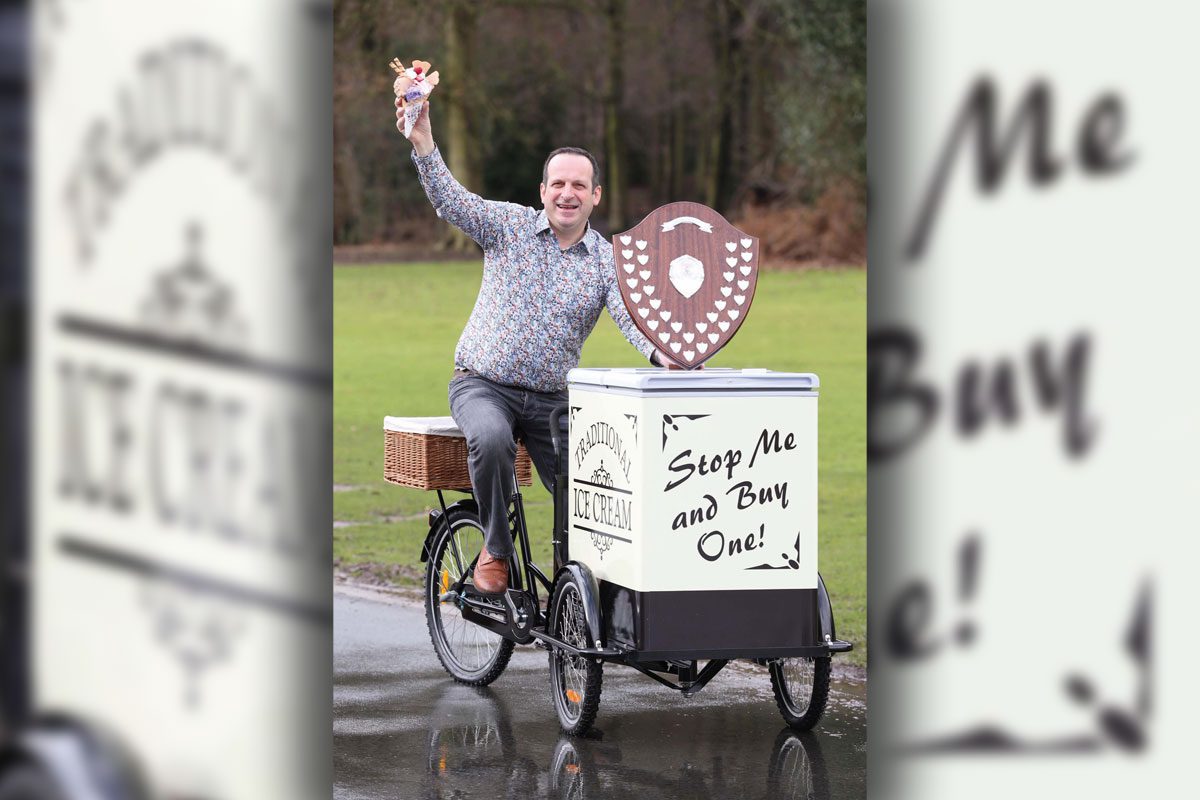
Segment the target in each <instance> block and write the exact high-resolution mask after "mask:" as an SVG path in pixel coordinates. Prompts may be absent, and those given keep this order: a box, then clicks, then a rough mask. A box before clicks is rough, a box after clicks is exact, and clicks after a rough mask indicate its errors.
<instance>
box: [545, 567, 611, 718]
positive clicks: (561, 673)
mask: <svg viewBox="0 0 1200 800" xmlns="http://www.w3.org/2000/svg"><path fill="white" fill-rule="evenodd" d="M549 626H550V634H551V635H552V636H556V637H558V638H559V639H561V640H562V641H564V642H566V643H567V644H570V645H573V646H575V647H579V648H584V647H590V646H591V644H592V642H591V639H590V637H589V636H588V627H587V620H586V618H585V616H584V612H583V593H582V592H581V591H580V590H579V585H578V584H577V583H575V578H574V577H572V576H571V575H570V574H568V573H564V574H563V576H562V577H561V578H559V579H558V583H557V584H555V586H554V594H553V595H551V597H550V608H549ZM603 666H604V665H603V664H602V663H601V662H600V661H599V660H598V659H595V658H588V657H586V656H578V655H573V654H571V653H569V652H567V651H565V650H563V649H562V648H559V647H551V648H550V687H551V691H552V692H553V694H554V710H555V711H557V712H558V721H559V724H560V725H562V729H563V730H564V731H565V732H567V733H569V734H571V735H572V736H578V735H579V734H582V733H586V732H587V731H588V729H589V728H591V727H592V723H593V722H594V721H595V720H596V712H597V711H599V709H600V681H601V680H602V678H603Z"/></svg>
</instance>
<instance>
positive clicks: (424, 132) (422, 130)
mask: <svg viewBox="0 0 1200 800" xmlns="http://www.w3.org/2000/svg"><path fill="white" fill-rule="evenodd" d="M396 130H398V131H400V132H401V133H404V101H403V100H401V99H400V98H399V97H397V98H396ZM408 140H409V141H410V142H412V146H413V149H414V150H416V151H417V155H419V156H427V155H429V154H430V153H432V152H433V128H432V127H431V126H430V124H429V100H428V99H426V100H425V103H424V105H422V106H421V113H420V114H418V115H417V122H416V124H415V125H413V127H412V132H411V133H410V134H409V135H408Z"/></svg>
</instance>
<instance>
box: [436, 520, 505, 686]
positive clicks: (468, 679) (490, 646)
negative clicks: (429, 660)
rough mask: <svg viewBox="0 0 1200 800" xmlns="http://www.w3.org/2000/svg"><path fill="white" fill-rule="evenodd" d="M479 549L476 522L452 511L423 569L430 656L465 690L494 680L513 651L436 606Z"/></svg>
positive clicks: (451, 608)
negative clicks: (431, 646)
mask: <svg viewBox="0 0 1200 800" xmlns="http://www.w3.org/2000/svg"><path fill="white" fill-rule="evenodd" d="M446 523H449V524H446ZM482 547H483V526H482V525H481V524H480V522H479V517H478V516H476V515H475V514H474V513H471V512H468V511H457V513H453V514H452V515H451V516H450V518H449V519H448V520H446V521H444V522H443V523H442V529H441V530H440V531H439V532H438V534H437V536H436V537H435V538H434V541H433V546H432V547H431V548H430V549H429V561H428V562H427V564H426V568H425V622H426V624H427V625H428V626H429V638H430V639H431V640H432V641H433V650H434V652H435V653H437V657H438V660H439V661H441V662H442V666H443V667H445V668H446V671H447V672H449V673H450V674H451V675H452V676H453V677H454V680H456V681H458V682H459V683H466V684H469V685H471V686H487V685H488V684H489V683H491V682H492V681H494V680H496V678H499V677H500V673H502V672H504V668H505V667H507V666H508V660H509V658H511V657H512V651H513V643H512V642H511V641H509V640H508V639H505V638H503V637H501V636H499V635H497V634H495V633H492V632H491V631H489V630H488V629H487V628H484V627H483V626H481V625H476V624H475V623H474V622H470V621H469V620H466V619H464V618H463V615H462V610H461V608H460V607H459V606H458V604H457V603H456V602H455V601H453V600H451V601H448V602H445V603H443V602H442V601H441V596H442V595H443V594H445V593H446V592H447V591H448V590H449V588H450V587H451V586H452V585H453V584H455V583H456V582H457V581H458V580H459V578H461V577H462V576H463V574H464V573H465V572H466V571H467V567H468V566H469V565H470V564H471V561H472V559H474V558H475V556H476V554H478V553H479V550H480V548H482Z"/></svg>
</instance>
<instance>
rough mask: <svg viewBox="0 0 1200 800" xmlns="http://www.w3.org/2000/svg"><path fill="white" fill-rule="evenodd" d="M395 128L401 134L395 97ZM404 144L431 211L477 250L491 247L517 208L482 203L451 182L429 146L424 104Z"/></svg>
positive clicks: (430, 139)
mask: <svg viewBox="0 0 1200 800" xmlns="http://www.w3.org/2000/svg"><path fill="white" fill-rule="evenodd" d="M396 128H397V129H398V130H399V131H400V132H401V133H402V134H403V133H404V109H403V108H401V101H400V98H399V97H397V98H396ZM408 141H409V142H411V143H412V146H413V153H412V160H413V163H414V164H415V165H416V167H417V177H418V178H419V179H420V181H421V187H422V188H424V189H425V195H426V196H427V197H428V198H429V202H430V203H432V204H433V210H434V211H436V212H437V215H438V216H439V217H441V218H442V219H444V220H446V221H447V222H449V223H450V224H451V225H454V226H455V227H456V228H459V229H460V230H462V232H463V233H465V234H466V235H467V236H470V237H471V238H472V239H474V240H475V242H476V243H478V244H479V246H480V247H483V248H487V247H489V246H491V245H492V244H493V243H494V242H495V241H496V239H497V238H498V237H499V236H500V234H501V232H502V231H503V230H504V229H505V228H506V227H507V222H506V220H507V216H508V214H509V213H511V209H513V208H519V206H513V205H512V204H510V203H500V202H496V201H493V200H484V199H483V198H482V197H480V196H479V195H477V194H475V193H474V192H471V191H469V190H468V189H467V188H466V187H465V186H463V185H462V184H461V183H459V182H458V181H457V180H455V178H454V176H453V175H451V174H450V169H449V167H447V166H446V162H445V161H443V160H442V155H441V153H440V152H439V151H438V149H437V145H435V144H434V142H433V129H432V126H431V125H430V123H429V101H428V100H426V101H425V104H424V106H423V107H422V108H421V113H420V114H419V115H418V117H417V122H416V124H414V125H413V127H412V131H411V132H410V133H409V136H408Z"/></svg>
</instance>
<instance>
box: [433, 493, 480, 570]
mask: <svg viewBox="0 0 1200 800" xmlns="http://www.w3.org/2000/svg"><path fill="white" fill-rule="evenodd" d="M446 513H447V514H449V515H450V516H451V517H454V516H455V515H456V514H464V513H469V514H475V515H476V516H478V515H479V504H478V503H476V502H475V498H474V497H466V498H463V499H462V500H458V501H456V502H454V503H451V504H450V505H448V506H446ZM443 516H444V515H443V514H442V510H441V509H440V508H435V509H433V510H432V511H430V512H429V533H427V534H425V541H424V542H423V543H422V544H421V561H422V562H425V561H428V560H429V548H431V547H433V539H434V537H435V536H437V534H438V532H439V531H441V529H442V525H443V524H444V522H445V520H444V519H443Z"/></svg>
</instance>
